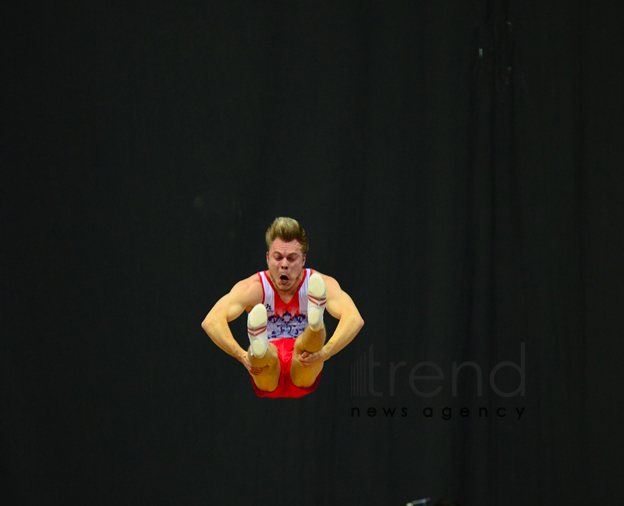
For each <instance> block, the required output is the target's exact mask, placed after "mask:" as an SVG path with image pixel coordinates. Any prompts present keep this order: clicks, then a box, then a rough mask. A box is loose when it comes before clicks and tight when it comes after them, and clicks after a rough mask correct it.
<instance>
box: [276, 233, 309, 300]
mask: <svg viewBox="0 0 624 506" xmlns="http://www.w3.org/2000/svg"><path fill="white" fill-rule="evenodd" d="M305 260H306V257H305V255H304V254H303V252H302V251H301V245H300V244H299V242H298V241H296V240H295V241H289V242H285V241H283V240H281V239H279V238H278V239H275V241H273V244H271V247H270V248H269V251H268V252H267V265H268V266H269V274H270V275H271V281H273V285H274V286H275V288H277V290H278V291H279V292H289V291H290V290H292V289H296V288H297V287H298V286H299V283H300V282H301V278H302V276H303V266H304V265H305Z"/></svg>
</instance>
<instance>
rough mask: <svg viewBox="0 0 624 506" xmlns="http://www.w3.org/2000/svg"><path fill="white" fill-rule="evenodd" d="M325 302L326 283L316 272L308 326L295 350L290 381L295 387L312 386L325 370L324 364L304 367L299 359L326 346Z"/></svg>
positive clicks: (310, 289) (310, 293) (311, 283)
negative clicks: (304, 353)
mask: <svg viewBox="0 0 624 506" xmlns="http://www.w3.org/2000/svg"><path fill="white" fill-rule="evenodd" d="M325 301H326V288H325V282H324V281H323V278H322V277H321V275H320V274H318V273H316V272H315V273H314V274H312V276H310V280H309V281H308V326H307V327H306V329H305V330H304V331H303V334H301V335H300V336H299V337H298V338H297V340H296V341H295V346H294V349H293V356H292V364H291V367H290V379H291V380H292V382H293V384H294V385H295V386H298V387H302V388H307V387H310V386H312V385H313V384H314V382H315V381H316V378H317V377H318V375H319V374H320V373H321V371H322V370H323V362H320V363H318V364H314V365H311V366H307V367H304V366H303V365H301V363H300V362H299V360H298V358H297V357H299V355H300V354H301V353H303V352H308V353H315V352H317V351H320V350H321V348H322V347H323V346H324V344H325V339H326V337H327V332H326V331H325V324H324V323H323V312H324V310H325Z"/></svg>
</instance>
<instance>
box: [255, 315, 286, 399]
mask: <svg viewBox="0 0 624 506" xmlns="http://www.w3.org/2000/svg"><path fill="white" fill-rule="evenodd" d="M266 327H267V312H266V308H265V307H264V306H263V305H262V304H257V305H256V306H254V308H253V309H252V310H251V311H250V312H249V315H248V317H247V335H248V337H249V342H250V345H249V351H248V352H247V356H248V357H249V362H250V363H251V365H252V367H258V368H263V367H266V369H265V370H264V371H262V372H261V373H260V374H252V375H251V377H252V378H253V380H254V383H255V384H256V386H257V387H258V388H259V389H260V390H263V391H265V392H272V391H273V390H275V389H276V388H277V386H278V384H279V378H280V363H279V358H278V356H277V348H276V347H275V345H274V344H272V343H269V342H268V338H267V330H266Z"/></svg>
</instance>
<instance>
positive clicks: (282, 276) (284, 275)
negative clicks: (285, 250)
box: [279, 274, 288, 283]
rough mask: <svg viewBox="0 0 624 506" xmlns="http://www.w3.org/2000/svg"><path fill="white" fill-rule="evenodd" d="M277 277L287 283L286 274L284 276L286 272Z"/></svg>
mask: <svg viewBox="0 0 624 506" xmlns="http://www.w3.org/2000/svg"><path fill="white" fill-rule="evenodd" d="M279 279H280V281H281V282H282V283H287V282H288V276H286V274H282V275H281V276H280V277H279Z"/></svg>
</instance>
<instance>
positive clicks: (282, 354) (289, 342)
mask: <svg viewBox="0 0 624 506" xmlns="http://www.w3.org/2000/svg"><path fill="white" fill-rule="evenodd" d="M269 342H271V343H273V344H274V345H275V347H276V348H277V356H278V357H279V363H280V377H279V382H278V384H277V388H276V389H275V390H273V391H272V392H265V391H264V390H260V389H259V388H258V387H257V386H256V382H255V381H254V380H253V377H252V376H251V375H249V378H250V379H251V384H252V385H253V387H254V391H255V392H256V395H257V396H258V397H271V398H276V397H303V396H304V395H308V394H309V393H310V392H313V391H314V390H315V389H316V387H317V385H318V383H319V380H320V379H321V373H322V372H323V371H321V372H320V373H319V375H318V376H317V377H316V380H314V384H312V386H309V387H307V388H301V387H298V386H296V385H294V384H293V382H292V380H291V379H290V365H291V364H292V354H293V348H294V347H295V339H291V338H286V339H275V340H274V341H269Z"/></svg>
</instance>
